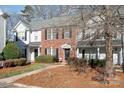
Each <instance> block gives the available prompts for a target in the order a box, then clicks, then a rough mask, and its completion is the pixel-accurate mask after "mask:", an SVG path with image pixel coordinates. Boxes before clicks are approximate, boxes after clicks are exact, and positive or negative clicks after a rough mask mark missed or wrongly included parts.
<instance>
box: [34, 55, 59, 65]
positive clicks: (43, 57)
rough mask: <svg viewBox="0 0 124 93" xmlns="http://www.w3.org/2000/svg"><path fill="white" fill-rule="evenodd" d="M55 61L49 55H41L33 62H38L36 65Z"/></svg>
mask: <svg viewBox="0 0 124 93" xmlns="http://www.w3.org/2000/svg"><path fill="white" fill-rule="evenodd" d="M56 61H57V59H56V58H55V57H54V56H51V55H41V56H37V57H36V58H35V62H38V63H40V62H41V63H53V62H56Z"/></svg>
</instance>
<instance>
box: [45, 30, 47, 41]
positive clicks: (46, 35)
mask: <svg viewBox="0 0 124 93" xmlns="http://www.w3.org/2000/svg"><path fill="white" fill-rule="evenodd" d="M45 40H47V29H45Z"/></svg>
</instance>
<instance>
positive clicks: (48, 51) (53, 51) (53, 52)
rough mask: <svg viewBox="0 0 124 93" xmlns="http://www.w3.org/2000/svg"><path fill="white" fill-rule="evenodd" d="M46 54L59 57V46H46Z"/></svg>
mask: <svg viewBox="0 0 124 93" xmlns="http://www.w3.org/2000/svg"><path fill="white" fill-rule="evenodd" d="M45 54H46V55H52V56H55V57H58V48H46V49H45Z"/></svg>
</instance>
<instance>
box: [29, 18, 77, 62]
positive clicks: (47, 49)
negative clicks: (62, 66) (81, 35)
mask: <svg viewBox="0 0 124 93" xmlns="http://www.w3.org/2000/svg"><path fill="white" fill-rule="evenodd" d="M33 22H34V23H35V25H32V27H31V28H32V29H33V30H34V29H37V28H38V26H39V29H40V30H41V55H53V56H55V57H57V58H58V59H59V60H60V61H65V60H66V59H67V58H68V57H76V53H77V52H76V50H77V49H76V46H77V32H78V30H79V27H78V25H77V24H78V23H79V18H78V17H77V16H62V17H55V18H52V19H49V20H44V21H42V22H41V23H40V24H39V22H35V21H33ZM37 30H38V29H37Z"/></svg>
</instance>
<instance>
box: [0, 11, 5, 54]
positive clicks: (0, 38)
mask: <svg viewBox="0 0 124 93" xmlns="http://www.w3.org/2000/svg"><path fill="white" fill-rule="evenodd" d="M5 45H6V18H5V17H4V13H3V12H1V11H0V53H2V50H3V48H4V47H5Z"/></svg>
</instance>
